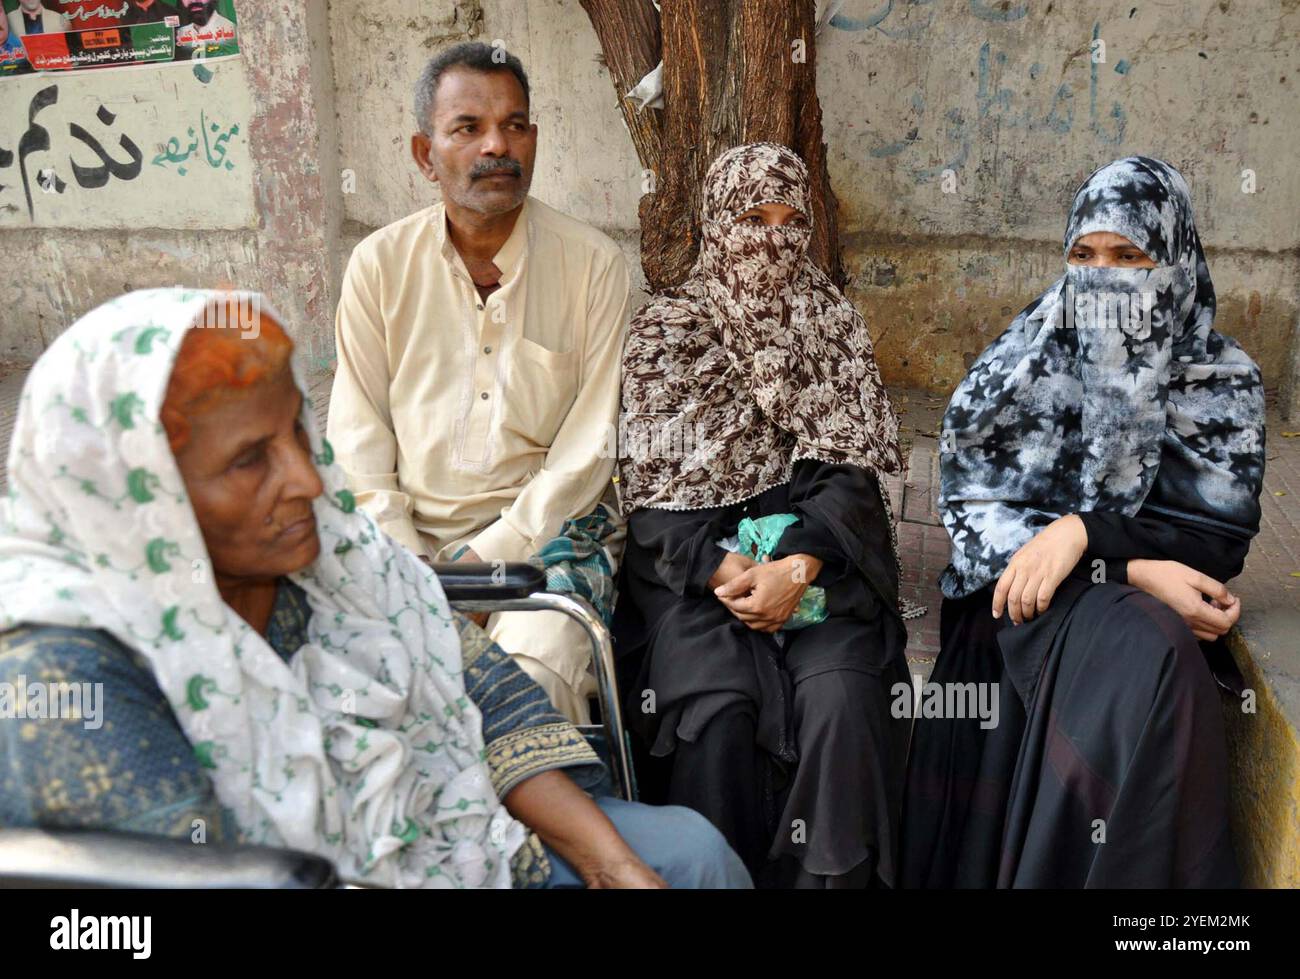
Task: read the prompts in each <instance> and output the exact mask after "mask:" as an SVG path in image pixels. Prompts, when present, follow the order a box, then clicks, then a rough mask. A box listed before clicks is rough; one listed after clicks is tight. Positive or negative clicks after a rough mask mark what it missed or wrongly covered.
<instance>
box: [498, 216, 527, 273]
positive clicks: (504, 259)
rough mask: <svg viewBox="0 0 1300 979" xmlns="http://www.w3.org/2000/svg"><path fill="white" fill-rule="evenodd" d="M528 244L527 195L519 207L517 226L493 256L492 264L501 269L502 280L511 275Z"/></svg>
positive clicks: (511, 230) (516, 219)
mask: <svg viewBox="0 0 1300 979" xmlns="http://www.w3.org/2000/svg"><path fill="white" fill-rule="evenodd" d="M527 245H528V198H527V197H525V198H524V206H523V207H521V208H520V209H519V216H518V217H516V218H515V226H514V227H513V228H511V229H510V237H509V238H507V239H506V240H505V243H504V244H502V246H501V249H500V251H498V252H497V253H496V254H495V255H493V256H492V264H493V265H495V266H496V267H497V268H498V269H500V270H501V281H502V282H504V281H505V280H506V279H509V278H510V277H511V275H512V273H513V272H514V269H515V266H517V265H518V264H519V260H520V259H521V258H522V257H523V254H524V249H525V247H526V246H527Z"/></svg>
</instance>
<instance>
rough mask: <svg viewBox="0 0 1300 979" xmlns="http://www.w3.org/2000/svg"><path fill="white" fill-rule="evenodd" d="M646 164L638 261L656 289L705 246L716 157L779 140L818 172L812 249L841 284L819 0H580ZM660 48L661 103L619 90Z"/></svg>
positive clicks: (671, 281) (672, 281)
mask: <svg viewBox="0 0 1300 979" xmlns="http://www.w3.org/2000/svg"><path fill="white" fill-rule="evenodd" d="M581 2H582V7H583V9H584V10H585V11H586V12H587V16H588V18H589V19H590V20H591V24H592V27H593V28H595V31H596V36H597V38H598V39H599V40H600V45H601V50H602V51H603V52H604V55H605V63H606V65H607V67H608V68H609V73H610V77H611V79H612V80H613V82H614V87H615V89H616V91H617V93H618V98H619V105H620V107H621V109H622V112H623V118H624V119H625V120H626V121H627V125H628V131H629V132H630V133H631V136H632V142H633V145H634V146H635V148H636V152H637V156H638V158H639V159H640V161H641V165H642V166H643V167H644V168H645V169H646V170H647V171H649V173H650V174H651V175H652V178H651V179H652V183H651V184H650V189H649V192H647V193H646V194H645V195H644V196H643V197H642V198H641V204H640V221H641V266H642V268H643V269H644V271H645V275H646V279H647V281H648V282H649V284H650V287H651V288H652V289H656V290H657V289H663V288H666V287H668V286H672V285H676V284H677V283H679V282H681V281H682V280H683V279H684V278H685V277H686V275H687V273H689V272H690V269H691V266H692V265H693V264H694V262H695V255H696V252H697V250H698V248H699V206H700V191H701V189H702V186H703V182H704V174H705V171H706V170H707V169H708V167H709V164H710V163H712V162H713V160H714V158H715V157H717V156H718V154H719V153H722V152H723V151H724V150H727V149H729V148H730V147H732V146H736V145H739V144H741V143H754V142H762V141H767V142H774V143H783V144H785V145H787V146H789V147H791V148H793V149H794V150H796V151H797V152H798V153H799V154H800V155H801V156H802V157H803V158H804V161H805V162H806V163H807V164H808V171H809V173H810V175H811V178H812V199H813V213H812V215H811V218H812V222H813V239H812V245H811V255H812V259H813V261H814V262H816V263H817V265H819V266H820V267H821V268H822V269H823V270H824V271H825V272H826V273H827V274H828V275H830V277H831V279H832V280H834V282H835V283H836V285H839V286H843V285H844V281H845V276H844V270H843V267H842V265H841V262H840V247H839V227H838V221H837V214H836V200H835V194H834V193H833V192H832V190H831V186H830V178H829V176H828V174H827V171H826V147H825V144H824V143H823V141H822V123H821V105H820V103H819V102H818V100H817V61H816V46H815V43H814V32H815V15H816V4H815V2H814V0H663V4H662V7H663V13H662V20H661V18H660V15H659V14H656V12H655V9H654V4H653V3H651V2H650V0H581ZM661 59H662V61H663V63H664V106H665V107H664V108H663V109H644V110H642V111H640V112H638V111H637V110H636V109H635V108H634V107H633V106H632V104H631V103H630V102H628V101H627V99H626V98H624V95H625V93H626V92H627V91H628V90H629V89H631V88H632V87H633V86H634V85H636V83H637V82H638V81H640V79H641V78H642V76H644V75H645V74H647V73H648V72H649V71H651V70H652V69H653V68H654V66H655V65H656V64H657V63H658V62H659V61H660V60H661Z"/></svg>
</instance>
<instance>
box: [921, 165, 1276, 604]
mask: <svg viewBox="0 0 1300 979" xmlns="http://www.w3.org/2000/svg"><path fill="white" fill-rule="evenodd" d="M1095 231H1109V232H1113V233H1115V234H1120V235H1123V236H1124V237H1125V238H1127V239H1128V240H1129V241H1131V242H1133V244H1135V245H1136V246H1137V247H1138V248H1140V249H1141V250H1142V251H1143V252H1145V253H1146V255H1147V257H1149V258H1150V259H1151V260H1153V261H1154V262H1155V263H1156V267H1155V268H1153V269H1139V268H1093V267H1088V266H1079V265H1070V264H1067V265H1066V267H1065V274H1064V275H1063V276H1062V277H1061V278H1060V279H1058V280H1057V281H1056V282H1054V283H1053V284H1052V285H1051V287H1050V288H1049V289H1048V290H1047V291H1046V292H1044V293H1043V294H1042V295H1041V296H1039V297H1038V298H1037V299H1035V300H1034V301H1033V302H1032V303H1030V304H1029V306H1027V307H1026V308H1025V309H1024V311H1022V312H1021V313H1020V315H1019V316H1017V317H1016V318H1015V320H1014V321H1013V322H1012V323H1011V325H1010V327H1008V328H1007V330H1006V332H1004V333H1003V334H1002V335H1001V336H1000V337H998V338H997V339H996V340H994V341H993V343H991V344H990V345H989V346H988V348H987V349H986V350H985V351H984V352H983V353H982V354H980V356H979V358H978V359H977V360H976V361H975V363H974V364H973V365H972V366H971V369H970V372H969V373H968V374H967V376H966V378H965V379H964V380H963V381H962V382H961V383H960V384H959V385H958V386H957V390H956V391H955V392H954V393H953V396H952V399H951V401H950V402H949V404H948V409H947V412H946V414H945V415H944V419H943V430H942V434H941V442H940V452H941V465H940V495H939V509H940V515H941V516H942V518H943V522H944V525H945V526H946V527H947V529H948V533H949V536H950V537H951V538H952V563H951V564H950V565H949V566H948V567H947V568H946V569H945V570H944V572H943V574H942V575H941V577H940V585H941V587H942V589H943V592H944V594H945V595H947V596H949V597H953V598H956V597H961V596H964V595H969V594H971V593H972V592H974V591H976V590H978V589H979V588H981V587H983V586H984V585H985V584H987V583H989V582H991V581H993V580H995V579H996V578H998V577H999V576H1000V575H1001V574H1002V572H1003V571H1004V570H1005V569H1006V566H1007V564H1008V562H1009V561H1010V559H1011V557H1012V555H1013V554H1015V552H1016V551H1017V550H1018V549H1019V548H1020V547H1022V546H1023V545H1024V544H1026V543H1027V542H1028V541H1029V540H1030V539H1031V538H1032V537H1033V536H1034V535H1035V534H1036V533H1038V531H1040V530H1042V529H1043V528H1044V527H1045V526H1046V525H1047V524H1049V523H1051V522H1052V521H1053V520H1055V519H1057V518H1058V517H1061V516H1064V515H1066V514H1070V513H1079V512H1087V511H1091V510H1107V511H1114V512H1119V513H1123V514H1127V515H1129V516H1132V515H1133V514H1136V513H1137V512H1138V510H1139V509H1145V510H1146V511H1149V512H1154V513H1157V514H1159V513H1164V514H1167V515H1171V516H1178V517H1180V518H1182V519H1192V520H1200V521H1202V522H1207V523H1210V524H1213V525H1214V526H1216V527H1219V528H1221V529H1228V530H1230V531H1232V532H1236V533H1238V534H1240V535H1241V536H1243V537H1244V538H1246V539H1249V538H1250V537H1251V536H1253V535H1254V533H1255V532H1256V530H1257V529H1258V525H1259V514H1260V510H1259V493H1260V489H1261V487H1262V484H1263V476H1264V389H1263V384H1262V382H1261V379H1260V372H1259V368H1258V367H1257V366H1256V365H1255V363H1254V361H1252V360H1251V359H1250V357H1249V356H1247V355H1246V353H1245V352H1244V351H1243V350H1242V349H1241V348H1240V347H1239V346H1238V345H1237V343H1236V341H1234V340H1233V339H1232V338H1231V337H1226V336H1224V335H1222V334H1220V333H1218V332H1217V331H1216V330H1215V329H1214V308H1215V300H1214V285H1213V283H1212V282H1211V281H1210V270H1209V267H1208V266H1207V265H1206V262H1205V253H1204V251H1203V250H1202V248H1201V240H1200V237H1199V236H1198V235H1197V233H1196V224H1195V222H1194V220H1193V217H1192V206H1191V195H1190V193H1189V191H1188V188H1187V184H1186V183H1185V182H1184V180H1183V177H1182V175H1181V174H1180V173H1179V172H1178V171H1177V170H1175V169H1174V168H1173V167H1171V166H1169V164H1167V163H1163V162H1161V161H1159V160H1154V159H1150V158H1148V157H1142V156H1133V157H1127V158H1125V159H1122V160H1116V161H1115V162H1114V163H1110V164H1108V165H1106V166H1104V167H1102V168H1101V169H1099V170H1097V171H1096V172H1095V173H1093V174H1092V176H1090V177H1089V178H1088V179H1087V180H1086V181H1085V182H1084V183H1083V185H1082V186H1081V187H1080V188H1079V190H1078V192H1077V193H1076V194H1075V198H1074V204H1073V206H1072V207H1071V209H1070V217H1069V221H1068V223H1067V226H1066V235H1065V255H1066V256H1067V258H1068V256H1069V253H1070V249H1071V248H1072V247H1073V245H1074V243H1075V242H1076V241H1077V240H1078V239H1079V238H1080V237H1082V236H1083V235H1086V234H1090V233H1092V232H1095Z"/></svg>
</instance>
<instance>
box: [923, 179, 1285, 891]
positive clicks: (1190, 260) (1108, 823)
mask: <svg viewBox="0 0 1300 979" xmlns="http://www.w3.org/2000/svg"><path fill="white" fill-rule="evenodd" d="M1065 255H1066V260H1067V263H1068V264H1067V265H1066V269H1065V274H1064V276H1063V277H1062V278H1061V279H1059V280H1057V281H1056V282H1055V283H1053V285H1052V286H1051V287H1050V288H1049V289H1048V290H1047V291H1046V292H1045V293H1043V295H1041V296H1040V297H1039V298H1038V299H1036V300H1035V301H1034V302H1033V303H1031V304H1030V305H1029V306H1028V307H1027V308H1026V309H1025V310H1024V312H1022V313H1021V314H1020V315H1019V316H1018V317H1016V319H1015V320H1014V321H1013V322H1012V324H1011V326H1010V327H1009V328H1008V329H1007V331H1006V332H1005V333H1003V334H1002V335H1001V336H1000V337H999V338H998V339H997V340H995V341H994V342H993V343H992V344H991V345H990V346H989V347H988V349H987V350H985V351H984V352H983V353H982V354H981V355H980V357H979V358H978V359H977V360H976V361H975V363H974V364H973V366H972V367H971V370H970V373H969V374H968V375H967V377H966V379H965V380H964V381H962V383H961V384H960V385H959V386H958V388H957V391H956V393H954V395H953V397H952V400H951V402H950V403H949V406H948V411H947V413H946V414H945V416H944V425H943V429H944V431H943V444H942V446H941V476H940V513H941V515H942V517H943V521H944V524H945V526H946V527H947V529H948V532H949V534H950V536H951V537H952V542H953V544H952V562H951V564H950V565H949V566H948V568H947V569H945V571H944V573H943V575H942V576H941V579H940V584H941V585H942V588H943V591H944V595H945V598H944V603H943V608H942V613H941V622H940V645H941V650H940V654H939V658H938V660H937V661H936V664H935V668H934V672H933V674H932V675H931V678H930V682H931V684H933V685H935V686H936V688H937V689H943V688H944V687H945V685H948V684H953V683H956V684H961V685H963V689H964V688H966V687H967V686H969V685H974V687H975V688H976V689H979V690H981V691H983V690H990V691H993V695H992V697H993V700H995V701H996V704H997V707H998V710H997V714H996V716H997V722H996V723H995V724H993V725H992V726H990V727H985V726H982V725H980V724H979V723H978V722H976V721H975V720H964V719H960V718H953V717H949V716H946V715H943V714H942V712H939V713H938V714H937V715H934V714H928V713H918V719H917V721H916V723H915V726H914V730H913V740H912V749H911V756H910V758H909V769H908V785H907V795H906V811H905V816H904V834H903V848H902V849H903V854H902V871H901V879H902V882H903V885H904V886H912V887H951V886H961V887H993V886H998V887H1200V886H1218V887H1223V886H1232V885H1234V884H1235V883H1236V881H1237V870H1236V863H1235V857H1234V855H1233V850H1232V841H1231V837H1230V834H1229V830H1228V813H1227V803H1226V799H1227V781H1228V774H1227V771H1228V769H1227V749H1226V741H1225V736H1224V727H1223V712H1222V707H1221V705H1220V699H1219V693H1218V690H1217V688H1216V686H1215V683H1214V680H1215V675H1214V674H1212V672H1211V669H1210V667H1209V666H1208V665H1207V659H1206V656H1205V655H1204V654H1203V651H1202V649H1201V647H1200V646H1199V645H1198V644H1197V642H1196V639H1202V640H1215V639H1217V638H1218V637H1220V636H1222V635H1223V634H1224V633H1226V632H1227V631H1228V629H1230V628H1231V627H1232V625H1233V624H1234V623H1235V622H1236V620H1237V618H1238V616H1239V615H1240V612H1241V603H1240V601H1239V600H1238V599H1236V598H1235V597H1233V596H1232V595H1231V593H1230V592H1229V591H1228V589H1227V587H1226V585H1225V584H1224V582H1226V581H1227V580H1228V579H1230V578H1232V577H1233V576H1235V575H1236V574H1238V573H1240V571H1241V568H1242V565H1243V563H1244V560H1245V556H1246V552H1247V550H1248V548H1249V544H1250V540H1251V538H1252V537H1253V536H1254V535H1255V533H1256V532H1257V531H1258V526H1259V512H1260V511H1259V504H1258V497H1259V493H1260V489H1261V485H1262V480H1263V467H1264V457H1263V448H1264V399H1263V387H1262V384H1261V382H1260V373H1259V369H1258V367H1256V365H1255V364H1254V363H1253V362H1252V361H1251V359H1250V358H1249V357H1248V356H1247V355H1246V354H1245V353H1244V352H1243V351H1242V350H1241V348H1240V347H1238V346H1237V344H1236V343H1235V342H1234V341H1233V340H1232V339H1230V338H1228V337H1225V336H1222V335H1221V334H1219V333H1217V332H1215V330H1214V327H1213V322H1214V288H1213V285H1212V284H1211V282H1210V275H1209V269H1208V267H1207V265H1206V262H1205V256H1204V252H1203V251H1202V249H1201V243H1200V239H1199V237H1198V235H1197V233H1196V226H1195V224H1194V222H1193V219H1192V212H1191V203H1190V194H1189V192H1188V189H1187V185H1186V183H1185V182H1184V181H1183V178H1182V176H1181V175H1180V174H1179V173H1178V172H1177V171H1176V170H1174V169H1173V168H1172V167H1170V166H1169V165H1168V164H1165V163H1162V162H1160V161H1158V160H1153V159H1149V158H1147V157H1129V158H1126V159H1123V160H1118V161H1116V162H1114V163H1111V164H1109V165H1107V166H1105V167H1103V168H1101V169H1100V170H1098V171H1096V172H1095V173H1094V174H1093V175H1092V176H1091V177H1089V178H1088V180H1087V181H1085V182H1084V184H1083V186H1082V187H1080V189H1079V191H1078V192H1077V193H1076V195H1075V198H1074V203H1073V206H1072V208H1071V211H1070V218H1069V222H1068V225H1067V230H1066V238H1065ZM1129 586H1133V587H1129ZM1004 611H1005V612H1006V613H1007V614H1006V615H1003V614H1002V613H1003V612H1004ZM1228 662H1230V658H1228ZM1219 672H1220V673H1226V671H1225V670H1222V669H1221V670H1219ZM1232 679H1233V678H1232V677H1231V676H1228V675H1225V676H1224V677H1223V678H1221V679H1220V682H1221V683H1222V684H1223V685H1225V686H1228V685H1230V683H1231V682H1232ZM1236 679H1237V680H1238V682H1239V677H1238V678H1236Z"/></svg>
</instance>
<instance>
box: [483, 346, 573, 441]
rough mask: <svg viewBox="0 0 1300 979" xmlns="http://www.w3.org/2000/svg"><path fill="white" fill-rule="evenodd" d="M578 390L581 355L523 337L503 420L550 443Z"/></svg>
mask: <svg viewBox="0 0 1300 979" xmlns="http://www.w3.org/2000/svg"><path fill="white" fill-rule="evenodd" d="M577 393H578V355H577V352H576V351H568V352H567V353H560V352H558V351H555V350H548V349H547V348H546V347H543V346H542V345H541V344H539V343H534V342H533V341H532V340H528V339H525V338H524V337H519V338H518V339H516V340H515V343H514V347H513V349H512V351H511V355H510V365H509V369H508V372H507V375H506V397H505V404H504V405H503V406H502V421H503V424H504V426H505V427H506V428H507V429H509V430H510V431H512V432H516V433H518V434H519V435H522V436H523V437H524V438H526V439H529V440H530V441H532V442H535V443H536V444H538V445H545V446H549V445H550V444H551V442H552V441H553V440H554V438H555V435H556V433H557V432H558V431H559V430H560V425H562V424H563V423H564V419H565V417H566V416H567V415H568V413H569V408H570V407H572V405H573V401H574V398H575V397H577Z"/></svg>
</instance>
